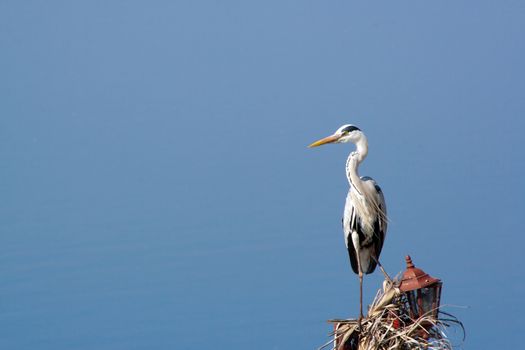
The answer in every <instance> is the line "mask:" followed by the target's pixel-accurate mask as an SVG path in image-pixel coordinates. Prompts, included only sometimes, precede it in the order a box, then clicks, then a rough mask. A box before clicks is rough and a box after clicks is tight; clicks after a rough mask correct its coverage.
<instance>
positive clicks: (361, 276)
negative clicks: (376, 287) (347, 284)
mask: <svg viewBox="0 0 525 350" xmlns="http://www.w3.org/2000/svg"><path fill="white" fill-rule="evenodd" d="M357 261H359V259H358V260H357ZM362 319H363V272H362V271H361V266H359V328H361V320H362Z"/></svg>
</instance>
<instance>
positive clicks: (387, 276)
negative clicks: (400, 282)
mask: <svg viewBox="0 0 525 350" xmlns="http://www.w3.org/2000/svg"><path fill="white" fill-rule="evenodd" d="M372 259H374V260H375V262H376V263H377V266H379V268H380V269H381V272H383V275H384V276H385V279H386V280H387V281H388V282H389V283H390V284H391V285H394V282H393V281H392V279H391V278H390V276H389V275H388V273H386V271H385V269H384V268H383V265H381V263H380V262H379V259H376V257H375V256H373V255H372Z"/></svg>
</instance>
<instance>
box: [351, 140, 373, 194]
mask: <svg viewBox="0 0 525 350" xmlns="http://www.w3.org/2000/svg"><path fill="white" fill-rule="evenodd" d="M355 146H356V150H355V151H354V152H352V153H350V155H349V156H348V159H347V160H346V177H347V179H348V183H349V184H350V186H352V187H354V188H355V189H356V191H357V193H359V194H362V193H363V191H362V188H361V183H362V181H361V178H360V177H359V173H358V167H359V164H361V162H362V161H363V160H364V159H365V158H366V155H367V154H368V141H367V139H366V136H365V135H364V134H361V137H360V138H359V139H358V140H357V141H356V142H355Z"/></svg>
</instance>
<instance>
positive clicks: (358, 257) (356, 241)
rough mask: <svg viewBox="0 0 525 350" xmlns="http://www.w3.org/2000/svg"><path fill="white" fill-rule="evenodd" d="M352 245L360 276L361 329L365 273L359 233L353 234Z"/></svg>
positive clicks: (359, 320)
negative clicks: (362, 264)
mask: <svg viewBox="0 0 525 350" xmlns="http://www.w3.org/2000/svg"><path fill="white" fill-rule="evenodd" d="M352 243H353V244H354V248H355V255H356V260H357V271H358V275H359V319H358V323H359V328H361V320H362V319H363V271H362V269H361V254H360V252H361V251H360V249H359V247H360V244H359V235H358V234H357V232H355V231H354V232H352Z"/></svg>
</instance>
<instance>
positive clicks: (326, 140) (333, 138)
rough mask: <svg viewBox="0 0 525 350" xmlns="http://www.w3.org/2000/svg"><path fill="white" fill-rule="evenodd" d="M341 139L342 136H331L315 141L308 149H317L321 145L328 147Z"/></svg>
mask: <svg viewBox="0 0 525 350" xmlns="http://www.w3.org/2000/svg"><path fill="white" fill-rule="evenodd" d="M340 138H341V135H330V136H328V137H325V138H324V139H320V140H317V141H315V142H314V143H312V144H310V145H309V146H308V147H309V148H312V147H317V146H321V145H326V144H327V143H333V142H335V141H337V140H339V139H340Z"/></svg>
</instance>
